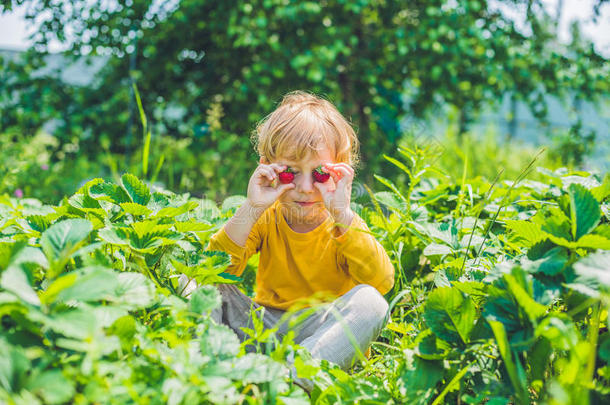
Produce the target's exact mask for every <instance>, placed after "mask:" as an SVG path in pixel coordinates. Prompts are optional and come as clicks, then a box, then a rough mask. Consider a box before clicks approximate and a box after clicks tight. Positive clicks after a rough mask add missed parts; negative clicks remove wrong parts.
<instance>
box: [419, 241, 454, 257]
mask: <svg viewBox="0 0 610 405" xmlns="http://www.w3.org/2000/svg"><path fill="white" fill-rule="evenodd" d="M451 253H453V251H452V250H451V248H450V247H449V246H447V245H441V244H439V243H430V244H429V245H427V246H426V247H425V248H424V251H423V254H424V256H436V255H449V254H451Z"/></svg>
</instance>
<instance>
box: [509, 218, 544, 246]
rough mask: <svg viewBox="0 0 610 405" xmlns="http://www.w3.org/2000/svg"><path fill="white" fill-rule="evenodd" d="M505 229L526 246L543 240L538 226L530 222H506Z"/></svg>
mask: <svg viewBox="0 0 610 405" xmlns="http://www.w3.org/2000/svg"><path fill="white" fill-rule="evenodd" d="M506 229H508V230H509V231H511V232H512V233H513V234H514V235H515V236H517V237H518V238H519V239H520V240H522V241H523V242H524V244H525V245H526V246H532V245H534V244H535V243H537V242H540V241H542V240H543V239H544V238H545V233H544V232H542V229H541V228H540V225H538V224H536V223H533V222H530V221H518V220H510V219H509V220H506Z"/></svg>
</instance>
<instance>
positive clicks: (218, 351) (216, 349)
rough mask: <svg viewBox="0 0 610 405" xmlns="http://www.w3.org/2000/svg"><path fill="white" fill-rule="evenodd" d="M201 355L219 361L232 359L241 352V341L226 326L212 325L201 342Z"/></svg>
mask: <svg viewBox="0 0 610 405" xmlns="http://www.w3.org/2000/svg"><path fill="white" fill-rule="evenodd" d="M199 344H200V347H201V353H203V354H204V355H206V356H210V357H212V358H218V359H230V358H233V357H235V356H237V353H238V352H239V339H238V338H237V335H235V332H233V331H232V330H231V329H229V327H227V326H225V325H215V324H212V323H210V324H209V325H208V329H207V330H206V331H205V332H204V333H203V335H202V336H201V340H200V341H199Z"/></svg>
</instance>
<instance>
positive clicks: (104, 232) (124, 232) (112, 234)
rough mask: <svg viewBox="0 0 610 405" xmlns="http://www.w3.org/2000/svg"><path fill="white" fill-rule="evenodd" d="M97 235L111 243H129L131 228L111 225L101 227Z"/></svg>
mask: <svg viewBox="0 0 610 405" xmlns="http://www.w3.org/2000/svg"><path fill="white" fill-rule="evenodd" d="M97 236H98V237H99V238H100V239H101V240H103V241H104V242H107V243H110V244H111V245H128V244H129V230H128V229H125V228H118V227H111V228H104V229H100V230H99V231H98V232H97Z"/></svg>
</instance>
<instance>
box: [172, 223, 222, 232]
mask: <svg viewBox="0 0 610 405" xmlns="http://www.w3.org/2000/svg"><path fill="white" fill-rule="evenodd" d="M174 226H175V227H176V230H177V231H178V232H182V233H184V232H201V231H208V230H210V229H212V228H213V227H214V225H212V224H206V223H203V222H174Z"/></svg>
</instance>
